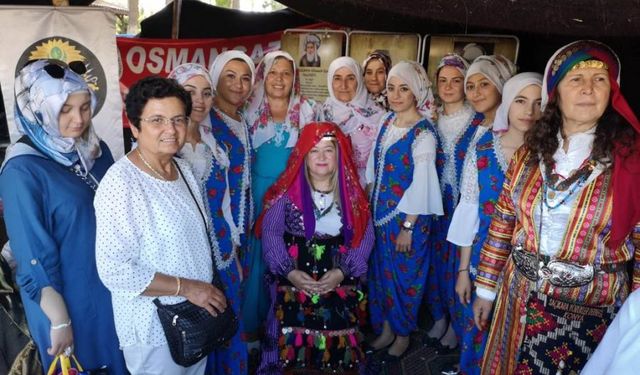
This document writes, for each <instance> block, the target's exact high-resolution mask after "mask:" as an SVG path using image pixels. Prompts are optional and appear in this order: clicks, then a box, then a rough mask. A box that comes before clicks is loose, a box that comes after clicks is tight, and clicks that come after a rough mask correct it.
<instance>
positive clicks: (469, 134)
mask: <svg viewBox="0 0 640 375" xmlns="http://www.w3.org/2000/svg"><path fill="white" fill-rule="evenodd" d="M482 120H484V115H483V114H482V113H478V112H476V114H475V116H473V119H472V120H471V124H469V126H468V127H467V130H465V132H464V134H462V136H461V137H460V139H459V140H458V144H456V147H455V149H454V153H453V157H454V158H455V163H456V164H455V166H456V181H457V183H458V189H457V191H458V194H459V192H460V180H462V167H463V166H464V159H465V157H466V156H467V150H468V149H469V145H470V143H471V141H472V140H473V137H474V136H475V135H476V131H477V130H478V126H479V125H480V123H481V122H482ZM455 199H456V201H457V200H458V197H455Z"/></svg>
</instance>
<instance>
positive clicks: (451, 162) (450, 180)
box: [438, 106, 475, 206]
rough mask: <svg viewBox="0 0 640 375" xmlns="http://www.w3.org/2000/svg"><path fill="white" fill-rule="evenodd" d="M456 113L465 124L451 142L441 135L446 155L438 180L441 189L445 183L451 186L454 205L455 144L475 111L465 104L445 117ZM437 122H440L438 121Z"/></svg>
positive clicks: (449, 117) (458, 183) (456, 192)
mask: <svg viewBox="0 0 640 375" xmlns="http://www.w3.org/2000/svg"><path fill="white" fill-rule="evenodd" d="M467 111H468V112H469V113H468V114H467V115H466V116H464V117H462V115H463V114H465V112H467ZM456 114H457V116H459V117H460V119H463V120H464V124H465V126H463V127H462V128H461V129H460V130H459V131H458V133H457V134H456V136H455V137H454V138H453V139H452V140H451V142H447V141H446V138H445V137H442V149H443V151H444V154H445V155H446V159H445V164H444V169H443V171H442V180H441V182H440V186H441V189H442V191H444V189H445V186H446V185H449V186H451V190H452V194H453V199H454V202H453V203H454V206H455V205H456V204H457V203H458V202H457V199H458V195H459V194H460V187H459V186H460V181H458V182H457V183H456V174H457V171H456V155H455V152H456V145H457V144H458V142H459V141H460V138H462V136H463V135H464V133H465V132H466V131H467V129H468V128H469V125H470V124H471V120H472V119H473V117H474V115H475V112H474V111H473V110H472V109H471V107H467V106H465V107H464V108H463V109H461V110H460V111H457V112H456V113H455V114H451V115H449V116H447V119H452V118H453V116H454V115H456ZM438 124H440V122H438ZM441 128H442V127H441V126H438V130H440V129H441Z"/></svg>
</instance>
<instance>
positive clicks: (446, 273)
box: [426, 113, 484, 337]
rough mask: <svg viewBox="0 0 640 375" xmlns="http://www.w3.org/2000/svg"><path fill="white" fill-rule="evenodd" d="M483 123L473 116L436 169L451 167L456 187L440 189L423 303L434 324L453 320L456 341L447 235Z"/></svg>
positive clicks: (452, 251)
mask: <svg viewBox="0 0 640 375" xmlns="http://www.w3.org/2000/svg"><path fill="white" fill-rule="evenodd" d="M483 119H484V115H482V114H481V113H476V114H475V115H474V116H473V118H472V119H471V122H470V124H469V125H468V126H467V127H466V129H465V131H464V132H463V133H462V135H461V136H460V138H458V140H457V142H456V144H455V148H454V152H453V154H451V155H444V154H438V156H439V160H438V164H439V165H441V166H444V164H445V163H454V166H455V168H454V169H455V184H456V186H451V185H449V184H442V187H441V188H442V203H443V209H444V216H441V217H439V218H438V219H437V220H436V221H435V222H434V224H433V226H434V235H433V236H432V237H431V238H432V241H433V248H434V256H433V259H432V262H431V268H430V270H429V283H428V284H429V292H428V296H427V298H426V299H427V301H428V302H429V304H430V309H431V312H432V314H433V318H434V320H436V321H437V320H440V319H442V318H444V317H445V315H447V314H448V315H449V316H450V317H451V318H452V322H453V327H454V329H455V330H456V333H457V334H458V337H460V334H461V332H462V329H461V328H460V327H459V326H457V325H456V324H455V322H458V321H460V317H461V316H460V311H459V310H458V309H457V308H456V307H457V306H456V300H457V297H456V296H455V283H456V280H455V275H456V269H457V268H456V267H457V266H458V262H459V259H458V257H459V255H458V251H457V248H456V246H455V245H453V244H452V243H450V242H448V241H447V232H448V231H449V224H450V223H451V218H452V216H453V212H454V210H455V208H456V205H457V204H458V199H459V194H460V180H461V179H462V166H463V164H464V159H465V156H466V153H467V149H468V148H469V144H470V143H471V140H472V139H473V137H474V135H475V133H476V130H477V129H478V126H479V124H480V123H481V122H482V120H483ZM441 181H442V180H441ZM456 315H457V316H456Z"/></svg>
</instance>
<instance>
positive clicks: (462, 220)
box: [447, 126, 491, 246]
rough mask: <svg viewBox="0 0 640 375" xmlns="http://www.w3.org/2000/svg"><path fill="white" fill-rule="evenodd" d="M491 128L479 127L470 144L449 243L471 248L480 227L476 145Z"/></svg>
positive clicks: (450, 226) (448, 234)
mask: <svg viewBox="0 0 640 375" xmlns="http://www.w3.org/2000/svg"><path fill="white" fill-rule="evenodd" d="M490 128H491V127H486V126H479V127H478V130H476V134H475V135H474V136H473V139H472V140H471V142H470V143H469V148H468V149H467V154H466V157H465V158H464V164H463V166H462V179H461V181H460V202H458V205H457V206H456V209H455V211H453V216H452V217H451V224H449V231H448V233H447V241H449V242H451V243H453V244H455V245H458V246H471V245H472V244H473V239H474V238H475V236H476V233H478V228H479V227H480V216H479V214H478V209H479V207H480V203H479V200H480V198H479V197H480V188H479V186H478V160H477V159H478V156H477V155H476V144H477V143H478V140H479V139H480V137H482V136H483V135H484V133H486V132H487V130H490Z"/></svg>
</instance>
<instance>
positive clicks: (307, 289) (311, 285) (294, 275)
mask: <svg viewBox="0 0 640 375" xmlns="http://www.w3.org/2000/svg"><path fill="white" fill-rule="evenodd" d="M287 280H289V281H290V282H291V284H293V286H294V287H296V288H298V289H300V290H301V291H302V292H303V293H305V294H306V295H308V296H311V295H312V294H315V293H318V292H319V285H318V282H316V281H315V280H314V279H313V278H312V277H311V276H309V274H307V273H306V272H303V271H300V270H293V271H291V272H289V274H288V275H287Z"/></svg>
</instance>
